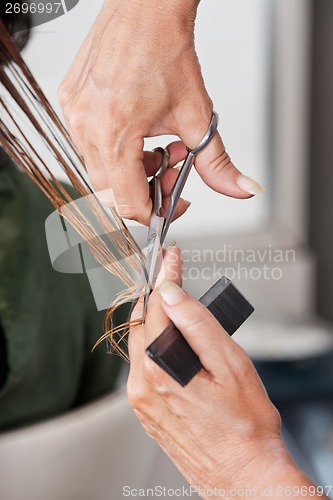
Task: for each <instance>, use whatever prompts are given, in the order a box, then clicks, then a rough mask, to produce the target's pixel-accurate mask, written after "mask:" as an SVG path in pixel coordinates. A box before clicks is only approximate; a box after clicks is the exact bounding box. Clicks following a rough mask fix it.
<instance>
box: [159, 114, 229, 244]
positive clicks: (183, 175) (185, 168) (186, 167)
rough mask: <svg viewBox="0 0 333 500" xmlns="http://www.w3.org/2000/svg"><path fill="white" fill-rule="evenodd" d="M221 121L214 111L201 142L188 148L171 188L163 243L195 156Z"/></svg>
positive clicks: (214, 132)
mask: <svg viewBox="0 0 333 500" xmlns="http://www.w3.org/2000/svg"><path fill="white" fill-rule="evenodd" d="M218 123H219V116H218V114H217V113H216V111H213V114H212V118H211V121H210V124H209V128H208V130H207V133H206V135H205V137H204V138H203V139H202V141H201V142H200V144H199V145H198V146H197V147H196V148H194V149H189V148H187V151H188V153H187V156H186V158H185V160H184V163H183V165H182V168H181V169H180V172H179V174H178V176H177V179H176V182H175V184H174V186H173V188H172V190H171V193H170V203H169V206H168V208H167V209H166V211H165V214H164V218H165V223H164V226H163V232H162V236H161V245H163V243H164V241H165V238H166V235H167V233H168V230H169V227H170V224H171V221H172V218H173V216H174V213H175V210H176V207H177V203H178V201H179V198H180V196H181V194H182V191H183V189H184V186H185V184H186V181H187V178H188V176H189V174H190V171H191V168H192V165H193V163H194V159H195V157H196V156H197V155H198V154H199V153H200V152H201V151H202V150H203V149H204V148H205V147H206V146H208V144H209V143H210V142H211V140H212V139H213V137H214V135H215V134H216V131H217V127H218Z"/></svg>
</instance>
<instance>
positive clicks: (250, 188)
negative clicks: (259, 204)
mask: <svg viewBox="0 0 333 500" xmlns="http://www.w3.org/2000/svg"><path fill="white" fill-rule="evenodd" d="M236 183H237V185H238V187H240V188H241V190H242V191H245V192H246V193H250V194H260V193H262V192H263V191H265V189H264V188H263V187H262V186H261V185H260V184H258V182H256V181H254V180H253V179H251V177H246V175H243V174H240V175H239V176H238V177H236Z"/></svg>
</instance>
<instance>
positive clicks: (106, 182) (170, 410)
mask: <svg viewBox="0 0 333 500" xmlns="http://www.w3.org/2000/svg"><path fill="white" fill-rule="evenodd" d="M197 7H198V0H158V1H156V2H155V1H154V2H147V1H146V0H127V1H126V2H125V1H121V0H106V1H105V4H104V6H103V9H102V11H101V13H100V15H99V17H98V18H97V20H96V22H95V24H94V25H93V27H92V29H91V31H90V33H89V35H88V37H87V39H86V41H85V42H84V44H83V46H82V48H81V50H80V52H79V53H78V55H77V57H76V59H75V61H74V63H73V65H72V67H71V68H70V70H69V72H68V74H67V76H66V78H65V80H64V82H63V84H62V86H61V89H60V91H59V99H60V102H61V104H62V107H63V111H64V116H65V120H66V122H67V125H68V128H69V131H70V134H71V136H72V138H73V140H74V142H75V143H76V145H77V147H78V149H79V150H80V152H81V154H82V155H83V157H84V159H85V162H86V165H87V169H88V173H89V176H90V179H91V182H92V184H93V186H94V188H95V189H96V190H97V191H103V193H100V198H101V201H102V202H103V203H104V204H106V205H111V204H113V203H114V200H115V202H116V206H117V208H118V212H119V214H120V215H121V216H122V217H124V218H129V219H135V220H137V221H139V222H142V223H145V224H147V223H148V222H149V218H150V215H151V210H152V202H151V199H150V196H149V194H150V193H149V186H148V182H147V176H151V175H153V174H154V173H155V172H156V171H157V169H158V167H159V163H160V160H161V158H160V155H159V154H153V153H144V151H143V144H144V138H145V137H151V136H158V135H164V134H174V135H177V136H178V137H179V138H180V139H181V141H182V142H177V143H173V144H171V145H169V152H170V156H171V161H170V166H173V165H175V164H176V163H177V162H179V161H180V160H182V159H183V158H184V157H185V154H186V148H185V145H186V146H188V147H189V148H194V147H196V146H197V145H198V144H199V142H200V141H201V139H202V138H203V136H204V135H205V133H206V131H207V128H208V125H209V122H210V119H211V114H212V110H213V105H212V101H211V99H210V98H209V96H208V94H207V91H206V89H205V86H204V81H203V78H202V74H201V69H200V65H199V62H198V58H197V56H196V52H195V45H194V24H195V18H196V13H197ZM189 75H190V77H189ZM195 167H196V169H197V171H198V173H199V174H200V176H201V178H202V180H203V181H204V182H205V183H206V184H208V185H209V186H210V187H211V188H212V189H214V190H215V191H217V192H219V193H222V194H225V195H228V196H233V197H236V198H249V197H250V196H252V195H253V194H256V193H258V192H260V191H261V190H262V188H261V187H260V186H259V185H258V184H257V183H256V182H255V181H253V180H251V179H249V178H247V177H244V176H242V175H241V174H240V172H239V171H238V170H237V168H236V167H235V166H234V165H233V163H232V161H231V159H230V157H229V155H228V153H227V151H226V149H225V147H224V145H223V142H222V139H221V137H220V135H219V134H217V135H216V136H215V137H214V139H213V141H212V142H211V144H210V146H209V147H208V148H207V149H205V150H204V151H203V152H202V153H201V154H200V155H199V156H198V158H197V160H196V164H195ZM176 175H177V171H175V170H174V169H169V170H168V172H167V174H166V175H165V177H164V178H163V197H164V204H165V206H166V204H167V202H168V196H169V193H170V190H171V187H172V184H173V183H174V181H175V178H176ZM187 208H188V203H186V202H185V200H181V201H180V202H179V205H178V210H177V214H176V216H180V215H181V214H182V213H184V211H185V210H186V209H187ZM164 263H165V266H164V268H165V269H164V274H165V276H164V278H165V279H166V281H165V282H164V284H162V285H161V287H160V288H158V287H157V288H156V289H155V290H154V292H153V293H152V295H151V298H150V302H149V308H148V314H147V320H146V324H145V325H144V326H140V327H137V328H135V329H133V330H132V332H131V334H130V339H129V350H130V358H131V370H130V376H129V380H128V397H129V401H130V403H131V404H132V406H133V407H134V409H135V413H136V414H137V416H138V418H139V419H140V421H141V423H142V425H143V426H144V428H145V429H146V431H147V433H148V434H149V435H151V436H152V437H153V438H154V439H155V440H156V441H157V442H158V443H159V444H160V446H161V447H162V448H163V449H164V451H165V452H166V453H167V454H168V455H169V457H170V458H171V459H172V460H173V461H174V463H175V464H176V466H177V467H178V469H179V470H180V471H181V472H182V474H183V475H184V477H185V478H186V479H187V480H188V481H189V482H190V483H191V484H192V485H195V486H197V487H201V488H203V489H205V490H207V489H210V488H214V487H218V488H220V487H221V486H222V487H223V488H225V489H231V488H242V487H243V488H256V489H258V491H259V489H260V488H265V487H272V488H273V492H272V495H270V496H275V493H276V490H275V489H274V487H275V486H278V485H279V486H283V485H285V486H289V485H295V486H297V485H298V486H305V487H310V486H313V485H312V483H311V482H310V481H309V480H308V479H307V478H306V477H305V476H304V475H303V474H302V472H301V471H299V470H298V469H297V467H296V466H295V464H294V463H293V461H292V460H291V458H290V456H289V455H288V453H287V451H286V449H285V447H284V445H283V442H282V439H281V436H280V418H279V414H278V412H277V410H276V409H275V408H274V406H273V405H272V403H271V402H270V400H269V398H268V397H267V394H266V392H265V390H264V388H263V386H262V384H261V381H260V379H259V377H258V375H257V373H256V371H255V369H254V367H253V365H252V363H251V361H250V359H249V358H248V356H247V355H246V353H245V352H244V351H243V350H242V349H241V348H240V347H239V346H238V345H237V344H236V343H235V342H234V341H233V340H232V339H230V337H229V336H228V335H227V333H226V332H225V331H224V330H223V329H222V328H221V326H220V325H219V324H218V323H217V321H216V320H215V319H214V318H213V317H212V316H211V314H210V313H209V312H208V311H207V310H206V309H205V308H204V307H203V306H202V305H201V304H199V303H198V302H197V301H195V300H194V299H193V298H192V297H190V296H188V295H187V294H185V293H184V292H182V291H181V289H180V288H179V286H177V285H176V284H175V283H178V285H180V284H181V265H180V255H179V251H178V250H177V249H171V250H169V252H168V254H167V256H166V259H165V262H164ZM161 279H162V278H161ZM170 280H171V281H172V282H173V284H170ZM170 287H171V288H170ZM172 290H173V291H172ZM170 297H171V299H170ZM175 297H178V299H177V301H176V302H175ZM171 303H172V305H170V304H171ZM141 315H142V302H139V304H138V306H137V308H136V309H135V311H134V317H141ZM170 320H172V321H173V322H174V323H175V324H176V326H177V327H178V328H179V329H180V331H181V332H182V334H183V335H184V336H185V338H186V339H187V341H188V342H189V344H190V345H191V347H192V348H193V349H194V351H196V352H197V353H198V354H199V357H200V360H201V363H202V364H203V366H204V368H205V370H202V371H201V372H200V373H199V374H198V375H197V376H196V377H195V378H194V379H193V380H192V381H191V382H190V383H189V384H188V386H187V387H186V388H185V389H184V388H182V387H181V386H179V385H178V384H177V383H176V382H175V381H174V380H173V379H172V378H170V377H169V376H168V375H166V374H165V373H164V372H163V370H161V369H160V368H159V367H158V366H157V365H156V364H155V363H154V362H153V361H152V360H151V359H150V358H149V357H148V356H147V355H146V354H145V349H146V347H147V346H148V345H149V344H150V343H151V342H152V341H153V340H154V339H155V338H156V337H157V336H158V335H159V334H160V333H161V332H162V331H163V329H164V328H165V327H166V326H167V325H168V323H169V322H170ZM202 496H203V497H204V498H205V494H202ZM293 496H296V495H293ZM207 498H208V497H207ZM209 498H211V496H209ZM301 498H307V496H306V495H302V496H301ZM309 498H314V497H313V496H312V495H309Z"/></svg>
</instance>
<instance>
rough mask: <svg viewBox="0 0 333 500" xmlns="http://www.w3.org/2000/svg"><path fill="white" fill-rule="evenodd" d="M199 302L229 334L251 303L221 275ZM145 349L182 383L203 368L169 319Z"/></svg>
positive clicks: (233, 330)
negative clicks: (165, 326)
mask: <svg viewBox="0 0 333 500" xmlns="http://www.w3.org/2000/svg"><path fill="white" fill-rule="evenodd" d="M199 302H201V304H203V305H204V306H206V307H207V309H208V310H209V311H210V312H211V313H212V314H213V315H214V316H215V318H216V319H217V320H218V322H219V323H220V324H221V325H222V326H223V328H224V329H225V330H226V332H228V334H229V335H233V334H234V333H235V331H236V330H238V328H239V327H240V326H241V325H242V324H243V323H244V321H246V320H247V318H248V317H249V316H250V315H251V314H252V313H253V311H254V308H253V306H252V305H251V304H250V303H249V302H248V301H247V300H246V298H245V297H244V296H243V295H242V294H241V292H240V291H239V290H238V289H237V288H236V287H235V285H234V284H233V283H232V282H231V281H230V280H229V279H228V278H226V277H225V276H223V277H222V278H220V279H219V280H218V281H217V282H216V283H215V285H213V286H212V288H210V289H209V290H208V292H206V293H205V294H204V295H203V296H202V297H201V299H199ZM146 352H147V354H148V356H150V357H151V358H152V359H153V360H154V361H155V363H157V364H158V365H159V366H160V367H161V368H163V370H164V371H165V372H166V373H168V374H169V375H170V376H171V377H172V378H174V379H175V380H176V381H177V382H178V383H179V384H181V385H182V386H183V387H185V386H186V385H187V384H188V383H189V382H190V380H192V378H193V377H194V376H195V375H196V374H197V373H198V372H199V371H200V370H201V369H202V368H203V366H202V364H201V362H200V359H199V357H198V356H197V354H196V353H195V352H194V351H193V349H192V348H191V347H190V346H189V345H188V343H187V342H186V340H185V338H184V337H183V335H182V334H181V333H180V331H179V330H178V328H176V326H175V325H174V324H173V323H171V325H169V326H168V327H167V328H166V329H165V330H164V331H163V332H162V333H161V335H160V336H159V337H157V339H156V340H154V342H153V343H152V344H150V346H149V347H148V348H147V350H146Z"/></svg>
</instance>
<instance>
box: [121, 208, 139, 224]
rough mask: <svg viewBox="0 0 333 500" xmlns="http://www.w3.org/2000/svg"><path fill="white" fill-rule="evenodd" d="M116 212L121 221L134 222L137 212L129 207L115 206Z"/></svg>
mask: <svg viewBox="0 0 333 500" xmlns="http://www.w3.org/2000/svg"><path fill="white" fill-rule="evenodd" d="M117 212H118V214H119V215H120V217H121V218H122V219H129V220H136V219H137V218H138V215H139V214H138V212H137V211H136V210H135V209H134V208H133V207H131V206H130V205H117Z"/></svg>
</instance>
